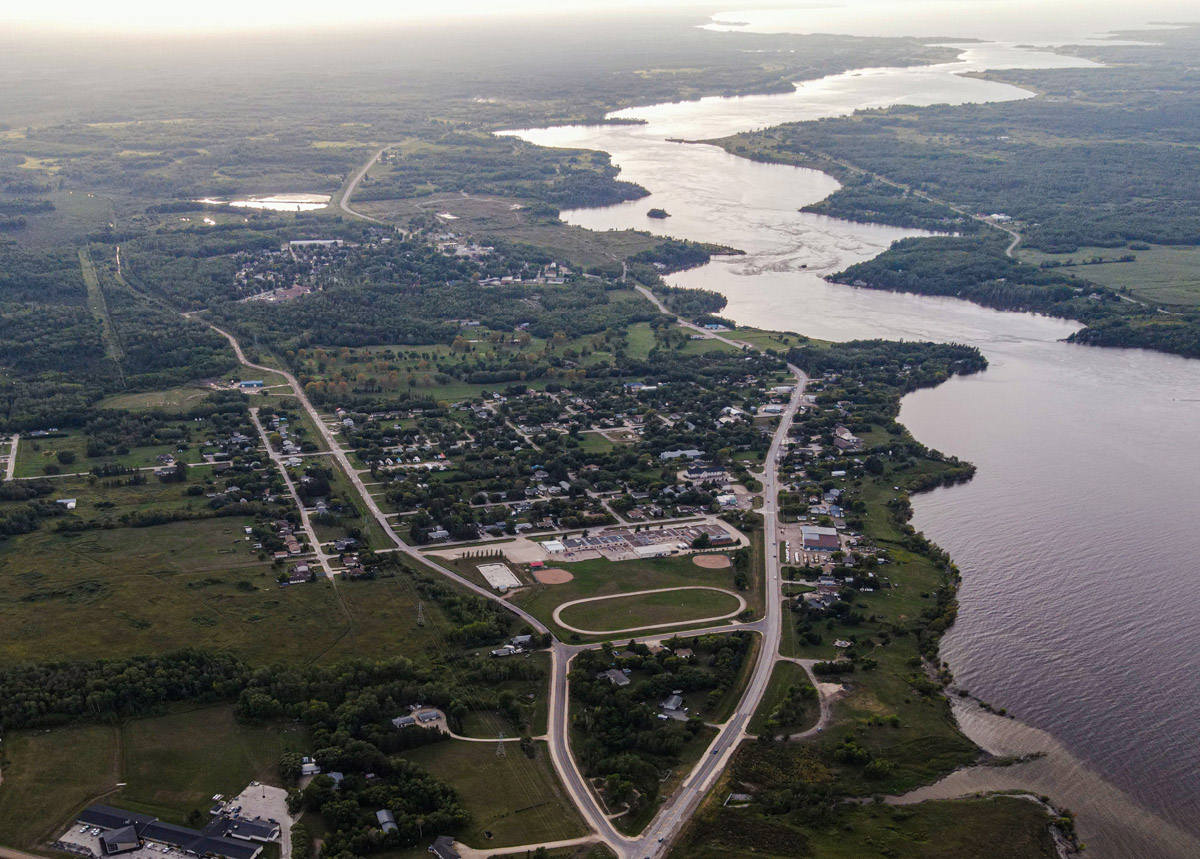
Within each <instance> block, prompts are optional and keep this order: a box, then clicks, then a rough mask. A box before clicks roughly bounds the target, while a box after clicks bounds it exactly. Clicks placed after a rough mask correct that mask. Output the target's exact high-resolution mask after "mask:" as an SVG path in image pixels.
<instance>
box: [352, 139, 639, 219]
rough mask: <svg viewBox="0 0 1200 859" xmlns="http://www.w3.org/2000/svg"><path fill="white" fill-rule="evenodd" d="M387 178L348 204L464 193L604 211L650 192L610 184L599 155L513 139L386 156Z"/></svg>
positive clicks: (422, 144) (418, 145)
mask: <svg viewBox="0 0 1200 859" xmlns="http://www.w3.org/2000/svg"><path fill="white" fill-rule="evenodd" d="M382 161H383V164H384V166H385V167H386V168H387V170H386V172H384V173H382V175H380V176H379V177H368V178H367V179H365V180H364V181H363V183H362V184H361V185H360V186H359V189H358V190H357V191H356V192H355V199H358V200H362V201H368V200H388V199H404V198H408V197H424V196H429V195H431V194H438V193H446V192H456V191H465V192H467V193H470V194H490V195H495V196H500V197H514V198H519V199H526V200H538V201H541V202H542V203H545V204H548V205H549V206H552V207H555V208H556V209H557V208H581V207H585V206H609V205H613V204H615V203H623V202H625V201H627V200H637V199H639V198H641V197H645V196H646V195H647V194H648V193H649V192H648V191H646V189H645V188H642V187H641V186H639V185H635V184H633V183H632V182H625V181H622V180H619V179H617V178H616V176H617V173H618V172H619V171H618V170H617V168H616V167H614V166H613V165H612V163H611V161H610V160H609V156H608V154H607V153H604V152H586V151H582V150H570V149H552V148H547V147H541V146H534V145H533V144H530V143H526V142H525V141H523V140H519V139H517V138H515V137H498V136H496V135H493V134H487V133H484V132H468V131H453V132H449V133H442V134H440V135H438V136H435V137H431V138H430V139H427V140H423V141H417V142H413V143H410V144H405V145H402V146H400V147H397V148H395V149H392V150H389V151H388V152H385V153H384V155H383V158H382Z"/></svg>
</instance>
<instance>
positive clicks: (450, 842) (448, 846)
mask: <svg viewBox="0 0 1200 859" xmlns="http://www.w3.org/2000/svg"><path fill="white" fill-rule="evenodd" d="M429 852H430V853H432V854H433V855H434V856H436V857H438V859H462V856H460V855H459V852H458V851H457V850H455V849H454V839H453V838H451V837H450V836H449V835H439V836H438V837H437V840H436V841H434V842H433V843H432V844H430V845H429Z"/></svg>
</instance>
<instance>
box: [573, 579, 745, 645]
mask: <svg viewBox="0 0 1200 859" xmlns="http://www.w3.org/2000/svg"><path fill="white" fill-rule="evenodd" d="M671 591H716V592H717V593H722V594H729V595H730V596H731V597H733V598H734V599H735V600H737V601H738V607H737V608H736V609H734V610H733V611H731V612H728V613H727V614H721V615H717V616H716V617H698V618H696V619H695V620H679V621H675V622H674V623H647V624H643V625H642V626H631V627H629V628H628V629H580V628H579V627H577V626H571V624H569V623H565V622H564V621H563V619H562V611H563V609H566V608H570V607H571V606H573V605H580V604H582V603H588V602H601V601H603V600H618V599H622V598H624V597H636V596H642V595H644V594H663V593H669V592H671ZM745 610H746V600H745V598H743V597H742V596H741V594H735V593H734V592H733V591H727V590H725V588H714V587H709V586H708V585H683V586H681V587H675V588H652V589H651V590H647V591H629V592H628V593H623V594H609V595H607V596H602V597H584V598H583V599H580V600H571V601H570V602H565V603H563V604H562V605H560V606H558V608H556V609H554V615H553V617H554V622H555V623H557V624H558V625H559V626H561V627H562V628H563V629H569V630H571V632H578V633H579V634H581V635H608V636H612V635H624V634H625V633H627V632H641V631H643V630H647V629H667V628H670V627H678V626H687V625H688V624H689V623H712V622H713V621H717V620H725V619H726V618H729V617H733V616H734V615H737V614H741V613H742V612H744V611H745Z"/></svg>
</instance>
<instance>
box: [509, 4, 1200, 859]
mask: <svg viewBox="0 0 1200 859" xmlns="http://www.w3.org/2000/svg"><path fill="white" fill-rule="evenodd" d="M731 19H739V20H745V19H744V18H741V17H740V15H739V14H735V15H733V16H731ZM961 47H962V51H963V53H962V55H961V56H960V58H959V60H958V61H957V62H953V63H942V64H938V65H933V66H927V67H922V68H912V69H908V68H906V69H864V70H860V71H857V72H850V73H847V74H842V75H835V76H831V77H828V78H824V79H822V80H818V81H810V82H806V83H803V84H800V85H798V87H797V90H796V92H795V93H789V94H784V95H770V96H752V97H744V98H712V99H704V100H701V101H695V102H687V103H682V104H666V105H655V106H651V107H643V108H632V109H629V110H625V111H622V112H620V113H619V114H617V115H618V116H622V117H627V118H638V119H644V120H646V124H644V125H612V126H588V127H583V126H573V127H565V128H550V129H537V130H522V131H517V132H509V133H512V134H516V135H519V136H521V137H522V138H524V139H527V140H530V141H532V142H534V143H538V144H541V145H546V146H562V147H575V148H583V149H595V150H602V151H606V152H608V153H610V154H611V155H612V157H613V161H614V163H616V164H617V165H619V166H620V168H621V177H622V178H623V179H627V180H629V181H633V182H637V183H638V184H640V185H643V186H644V187H646V188H647V189H649V190H650V191H651V196H650V197H648V198H646V199H643V200H638V201H633V202H630V203H624V204H621V205H618V206H611V207H606V208H601V209H587V210H574V211H568V212H564V213H563V217H564V219H565V220H567V221H569V222H570V223H573V224H577V225H580V226H583V227H587V228H590V229H595V230H606V229H622V228H627V227H635V228H638V229H644V230H651V231H653V232H655V233H658V234H662V235H670V236H675V237H679V238H688V239H694V240H699V241H711V242H718V243H721V244H726V245H732V246H735V247H738V248H741V249H743V250H745V251H747V254H746V256H742V257H724V258H717V259H714V260H713V262H711V263H710V264H708V265H707V266H704V267H702V268H699V269H695V270H693V271H690V272H684V273H681V274H678V275H673V276H672V277H671V278H670V281H671V282H672V283H673V284H676V285H679V286H688V287H701V288H706V289H713V290H716V291H719V292H721V293H723V294H724V295H726V296H727V297H728V299H729V304H728V307H727V309H726V311H724V314H725V315H728V316H729V317H731V318H733V319H735V320H736V321H738V322H741V323H744V324H748V325H753V326H760V327H763V328H770V329H775V330H792V331H797V332H800V333H803V334H809V335H812V336H815V337H821V338H829V339H851V338H857V337H886V338H893V339H896V338H906V339H929V340H938V341H955V342H963V343H970V344H973V345H976V346H979V347H980V348H981V349H982V350H983V351H984V353H985V354H986V355H987V357H988V359H989V361H990V364H991V366H990V368H989V370H988V371H987V372H986V373H984V374H980V375H978V376H973V377H970V378H966V379H956V380H953V381H951V382H949V383H947V384H945V385H942V386H941V387H939V388H937V389H934V390H930V391H921V392H918V393H915V394H913V395H910V396H909V397H907V398H906V399H905V401H904V404H903V410H902V414H901V420H902V421H904V422H905V423H906V424H907V425H908V426H909V427H910V429H911V430H912V431H913V433H914V434H915V435H916V436H917V437H918V438H920V439H921V440H922V441H924V442H926V443H927V444H929V445H931V446H933V447H936V448H938V449H940V450H942V451H945V452H947V453H952V454H955V455H958V456H961V457H964V458H966V459H969V460H971V461H973V462H975V463H976V464H977V465H978V466H979V473H978V476H977V477H976V478H975V480H974V481H973V482H971V483H969V484H967V485H964V486H959V487H955V488H952V489H943V490H938V491H935V492H932V493H929V494H926V495H923V496H920V497H918V498H916V499H914V506H915V512H916V519H915V523H914V524H915V525H916V526H917V527H919V528H921V529H922V530H923V531H925V532H926V533H927V534H928V535H929V536H930V537H931V538H932V539H934V540H935V541H937V542H938V543H939V544H941V545H942V546H943V547H944V548H946V549H947V550H949V551H950V552H951V553H952V555H953V556H954V558H955V560H956V561H957V562H958V564H959V565H960V567H961V568H962V570H963V574H964V585H963V588H962V591H961V595H960V596H961V610H960V613H959V618H958V622H957V624H956V625H955V627H954V628H953V630H952V631H951V633H950V634H949V635H948V636H947V639H946V641H945V644H944V647H943V654H944V656H945V658H946V659H948V660H949V662H950V663H951V666H952V668H953V669H954V671H955V673H956V675H957V677H958V679H959V681H960V682H961V683H962V685H964V686H966V687H967V688H969V689H970V690H971V691H972V692H973V693H975V694H977V695H979V696H980V697H981V698H983V699H985V700H989V701H991V702H993V703H994V704H996V705H997V706H1001V705H1002V706H1006V707H1007V708H1008V709H1009V711H1010V712H1011V713H1014V714H1015V715H1016V716H1018V717H1019V719H1020V720H1021V721H1020V722H1016V721H1013V720H1003V719H998V718H992V719H989V718H985V717H983V716H981V715H980V714H978V713H977V712H974V711H970V710H964V709H962V708H960V710H961V712H960V719H961V723H962V724H963V727H964V730H966V731H967V733H968V734H969V735H970V736H972V738H973V739H975V740H976V742H979V743H980V744H981V745H983V746H984V747H985V748H989V749H994V750H997V751H1011V750H1023V749H1030V748H1037V749H1042V750H1045V751H1047V752H1048V753H1049V755H1048V757H1047V758H1045V759H1043V760H1039V761H1035V762H1033V763H1030V764H1025V765H1021V766H1018V767H1011V768H1005V769H1002V770H1001V769H995V768H990V769H977V770H973V771H969V772H968V773H966V774H956V775H955V776H952V777H950V778H949V779H947V780H946V782H944V783H942V784H939V785H937V786H934V787H932V788H930V789H928V790H927V792H926V794H927V795H931V796H932V795H954V794H955V793H956V792H962V791H964V790H976V789H980V788H982V787H995V788H1003V787H1009V786H1012V785H1013V784H1027V785H1028V786H1030V787H1032V788H1034V789H1035V790H1038V791H1041V792H1045V793H1048V794H1051V795H1052V796H1053V797H1054V798H1055V800H1056V801H1058V802H1060V803H1061V804H1064V805H1066V806H1069V807H1071V808H1072V809H1074V810H1075V811H1077V812H1078V813H1080V821H1079V827H1080V831H1081V834H1082V835H1083V837H1084V838H1085V840H1088V841H1089V842H1090V848H1089V855H1096V856H1099V857H1141V856H1146V857H1159V856H1163V857H1185V856H1186V857H1195V856H1200V839H1197V837H1196V836H1197V835H1200V823H1198V821H1200V744H1197V743H1196V742H1194V740H1193V738H1192V734H1191V731H1190V730H1189V729H1190V728H1192V727H1193V726H1195V725H1196V724H1198V723H1200V672H1197V670H1196V668H1195V664H1194V656H1193V655H1194V654H1195V653H1197V652H1198V651H1200V624H1198V622H1197V621H1198V620H1200V584H1198V583H1197V578H1196V576H1195V575H1193V571H1194V569H1195V566H1196V559H1197V558H1200V529H1197V527H1196V524H1195V511H1196V510H1200V481H1197V480H1196V479H1195V477H1196V475H1198V474H1200V447H1198V446H1197V445H1196V444H1195V443H1194V438H1195V435H1196V431H1195V428H1196V427H1197V426H1200V362H1197V361H1185V360H1182V359H1177V358H1172V357H1170V356H1166V355H1160V354H1155V353H1150V352H1144V351H1118V350H1101V349H1093V348H1088V347H1082V346H1072V345H1069V344H1066V343H1063V342H1061V340H1062V338H1063V337H1065V336H1066V335H1067V334H1069V333H1070V332H1071V331H1073V330H1075V329H1076V328H1077V327H1078V326H1077V325H1074V324H1072V323H1069V322H1066V321H1063V320H1057V319H1049V318H1045V317H1038V316H1034V315H1030V314H1016V313H1002V312H997V311H992V310H988V309H985V308H980V307H976V306H974V305H970V304H967V303H965V302H961V301H958V300H955V299H949V298H932V297H920V296H913V295H896V294H891V293H885V292H876V291H871V290H861V289H854V288H851V287H845V286H840V285H834V284H829V283H827V282H825V281H824V280H823V279H822V276H823V275H825V274H828V273H831V272H834V271H838V270H840V269H842V268H844V267H845V266H846V265H849V264H851V263H853V262H855V261H858V260H862V259H867V258H870V257H871V256H874V255H876V254H878V253H880V252H881V251H882V250H884V249H885V248H886V247H887V246H888V244H890V243H891V242H892V241H894V240H895V239H897V238H900V237H903V236H910V235H920V233H917V232H915V231H912V230H902V229H896V228H891V227H882V226H872V225H863V224H854V223H849V222H846V221H839V220H836V219H831V218H826V217H822V216H817V215H809V214H804V213H801V212H798V211H797V209H798V208H799V207H801V206H804V205H806V204H808V203H811V202H815V201H817V200H820V199H822V198H823V197H825V196H827V195H828V194H829V193H831V192H832V191H833V190H834V189H836V188H837V183H836V182H835V181H834V180H833V179H831V178H830V177H828V176H826V175H824V174H821V173H818V172H815V171H812V170H805V169H800V168H793V167H786V166H780V165H769V164H758V163H754V162H750V161H746V160H743V159H739V158H736V157H733V156H730V155H728V154H726V153H725V152H723V151H722V150H719V149H717V148H715V147H712V146H705V145H694V144H682V143H671V142H669V141H668V138H680V139H688V140H696V139H708V138H714V137H719V136H723V135H726V134H730V133H733V132H736V131H743V130H748V129H754V128H763V127H768V126H771V125H776V124H779V123H782V122H788V121H796V120H811V119H817V118H820V117H824V116H837V115H845V114H847V113H850V112H852V111H853V110H856V109H860V108H868V107H880V106H886V105H890V104H913V105H929V104H936V103H951V104H955V103H966V102H980V101H1001V100H1011V99H1017V98H1027V97H1030V96H1031V93H1028V92H1025V91H1023V90H1020V89H1017V88H1015V87H1012V86H1008V85H1005V84H1001V83H996V82H992V81H984V80H979V79H976V78H971V77H964V76H962V75H961V73H962V72H966V71H976V70H982V69H1001V68H1016V67H1021V68H1060V67H1070V66H1079V65H1083V64H1085V61H1081V60H1078V59H1076V58H1072V57H1066V56H1059V55H1055V54H1052V53H1047V52H1042V51H1034V50H1028V49H1020V48H1017V47H1015V46H1013V45H1008V44H971V45H963V46H961ZM651 207H660V208H663V209H666V210H667V211H668V212H669V213H670V214H671V217H670V218H669V219H666V220H664V221H657V220H648V219H647V218H646V211H647V210H648V209H649V208H651ZM1189 439H1191V440H1192V441H1189ZM1100 774H1103V778H1101V776H1100Z"/></svg>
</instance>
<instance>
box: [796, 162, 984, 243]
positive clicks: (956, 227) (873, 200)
mask: <svg viewBox="0 0 1200 859" xmlns="http://www.w3.org/2000/svg"><path fill="white" fill-rule="evenodd" d="M841 181H842V187H841V188H839V189H838V190H837V191H834V192H833V193H832V194H831V195H829V196H828V197H826V198H825V199H824V200H821V201H820V202H817V203H812V204H810V205H808V206H805V207H804V208H803V209H801V210H800V211H802V212H812V213H814V214H818V215H828V216H830V217H832V218H841V219H843V220H847V221H868V222H870V223H873V224H889V225H890V226H893V227H911V228H913V229H919V230H929V231H931V232H941V233H948V232H956V233H975V232H978V231H979V229H980V226H981V225H980V223H979V222H978V221H976V220H975V219H974V218H969V217H966V216H965V215H962V214H959V213H958V212H956V211H954V210H953V209H951V208H950V207H949V206H945V205H942V204H941V203H934V202H932V201H931V200H927V199H925V198H924V197H921V196H919V195H917V194H913V193H912V192H910V191H907V190H905V189H904V188H898V187H896V186H895V185H892V184H889V183H887V182H882V181H880V180H878V179H876V178H874V177H872V176H863V175H861V174H857V173H851V172H849V171H844V172H843V175H842V179H841Z"/></svg>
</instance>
